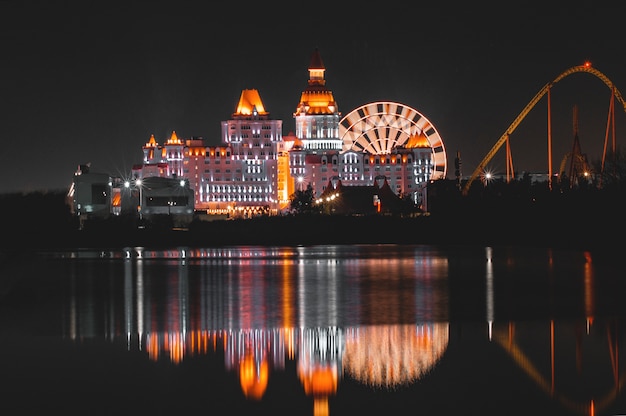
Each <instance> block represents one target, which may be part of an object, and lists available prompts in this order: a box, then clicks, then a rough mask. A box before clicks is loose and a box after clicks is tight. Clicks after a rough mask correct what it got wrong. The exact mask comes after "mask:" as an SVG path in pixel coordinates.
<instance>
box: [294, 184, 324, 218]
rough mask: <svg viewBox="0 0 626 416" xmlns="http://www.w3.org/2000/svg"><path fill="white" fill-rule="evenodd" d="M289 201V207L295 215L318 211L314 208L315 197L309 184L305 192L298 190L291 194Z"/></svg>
mask: <svg viewBox="0 0 626 416" xmlns="http://www.w3.org/2000/svg"><path fill="white" fill-rule="evenodd" d="M289 199H290V205H289V207H290V208H291V211H292V212H295V213H296V214H311V213H314V212H318V211H319V210H318V209H316V207H315V206H314V202H315V196H314V192H313V187H312V186H311V184H308V186H307V187H306V189H305V190H298V191H296V192H294V193H293V194H291V196H290V198H289Z"/></svg>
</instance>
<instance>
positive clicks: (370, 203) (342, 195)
mask: <svg viewBox="0 0 626 416" xmlns="http://www.w3.org/2000/svg"><path fill="white" fill-rule="evenodd" d="M332 195H336V197H335V198H334V199H333V200H332V201H330V202H329V204H330V206H331V207H332V210H333V213H334V214H376V213H378V212H383V213H384V212H387V213H395V212H400V211H401V210H402V207H403V205H404V203H403V201H402V199H401V198H400V197H399V196H398V195H396V194H395V193H394V192H393V190H392V189H391V187H390V186H389V183H388V182H387V179H386V178H385V179H384V181H383V183H382V185H381V186H380V187H379V186H378V185H377V184H376V183H375V184H374V185H359V186H356V185H355V186H345V185H343V184H342V183H341V180H338V181H337V182H336V183H333V181H332V180H331V181H329V182H328V185H327V186H326V189H325V190H324V192H322V194H321V195H320V199H326V198H328V197H331V196H332ZM379 205H380V211H379Z"/></svg>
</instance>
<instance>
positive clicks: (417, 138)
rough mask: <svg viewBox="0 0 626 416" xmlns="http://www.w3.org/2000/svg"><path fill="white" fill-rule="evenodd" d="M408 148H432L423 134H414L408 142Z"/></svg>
mask: <svg viewBox="0 0 626 416" xmlns="http://www.w3.org/2000/svg"><path fill="white" fill-rule="evenodd" d="M406 147H408V148H415V147H430V143H429V142H428V139H427V138H426V136H425V135H424V133H423V132H421V133H420V134H414V135H412V136H411V137H409V139H408V140H407V142H406Z"/></svg>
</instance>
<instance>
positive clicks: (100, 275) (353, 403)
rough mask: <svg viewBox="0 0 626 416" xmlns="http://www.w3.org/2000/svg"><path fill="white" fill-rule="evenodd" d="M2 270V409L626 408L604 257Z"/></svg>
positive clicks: (417, 250)
mask: <svg viewBox="0 0 626 416" xmlns="http://www.w3.org/2000/svg"><path fill="white" fill-rule="evenodd" d="M600 254H601V253H600ZM1 258H2V261H1V263H0V277H1V280H0V296H1V297H0V334H1V335H0V336H1V338H0V340H1V342H0V363H1V364H0V369H1V374H2V379H3V381H4V382H3V387H2V389H1V390H0V391H1V393H0V395H1V396H0V397H1V399H2V400H1V402H0V403H1V405H0V406H1V409H2V410H3V413H4V414H34V413H41V412H51V411H59V412H62V413H63V414H66V415H68V414H69V415H71V414H90V415H99V414H102V415H104V414H107V415H108V414H116V415H119V414H186V413H189V414H191V413H194V414H195V413H198V414H215V413H216V412H217V414H224V413H225V412H227V413H228V414H233V415H239V414H246V415H249V414H255V413H258V414H273V415H294V414H298V415H316V416H317V415H348V414H350V415H352V414H355V413H360V412H363V413H365V412H367V414H372V413H374V414H379V413H384V414H389V415H415V414H421V415H448V414H482V415H496V414H497V415H502V414H506V415H528V414H531V413H532V414H546V415H548V414H549V415H615V414H626V400H625V397H624V393H623V392H622V389H621V387H622V384H623V380H624V368H625V365H624V364H622V362H621V361H622V359H621V358H622V356H623V355H624V347H623V346H622V344H624V339H623V338H624V328H625V327H626V326H625V325H624V322H623V321H624V316H625V312H626V306H624V305H623V302H622V299H623V293H624V288H625V284H624V283H623V279H624V272H623V266H622V264H623V262H622V259H615V258H611V257H610V256H601V255H599V254H592V253H590V252H584V251H576V250H552V249H544V248H521V247H479V246H469V247H468V246H458V247H455V246H428V245H426V246H410V245H408V246H396V245H364V246H313V247H253V246H250V247H243V246H242V247H225V248H210V249H208V248H207V249H196V248H194V249H190V248H183V247H177V248H172V249H171V250H149V249H142V248H137V247H135V248H128V249H124V250H120V251H90V250H74V251H47V252H39V253H30V254H28V255H26V254H23V255H20V254H17V253H12V254H11V256H9V255H8V254H7V253H5V254H4V255H3V256H2V257H1Z"/></svg>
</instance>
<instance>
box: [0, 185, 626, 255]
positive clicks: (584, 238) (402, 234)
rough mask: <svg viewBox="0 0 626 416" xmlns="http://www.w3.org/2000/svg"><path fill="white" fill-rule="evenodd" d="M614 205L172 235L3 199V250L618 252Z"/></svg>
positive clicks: (236, 223)
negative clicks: (446, 247) (375, 247)
mask: <svg viewBox="0 0 626 416" xmlns="http://www.w3.org/2000/svg"><path fill="white" fill-rule="evenodd" d="M622 205H623V204H621V203H617V202H616V200H615V199H610V200H602V199H600V198H595V197H594V198H580V199H578V200H575V201H568V203H567V204H560V205H557V204H543V205H540V204H537V203H533V204H532V205H529V204H526V205H524V204H519V203H517V202H516V203H515V204H511V203H507V204H503V203H501V202H500V200H484V201H483V202H481V203H480V204H473V205H469V204H464V203H460V202H459V201H452V202H450V203H448V204H446V205H445V206H442V207H441V208H440V209H438V210H436V211H435V212H431V213H429V215H417V216H413V217H401V216H391V215H363V216H331V215H320V214H299V215H286V216H274V217H258V218H254V219H232V220H214V221H200V220H194V221H193V222H192V223H190V224H189V225H188V226H187V227H184V228H174V227H172V226H171V225H168V224H167V223H162V224H152V225H148V226H147V227H139V226H138V224H137V222H136V220H132V219H131V220H129V219H128V218H126V219H123V218H119V217H113V218H111V219H109V220H103V221H99V222H93V223H88V224H86V226H85V227H84V229H82V230H81V229H79V227H78V222H77V219H76V218H74V217H72V215H71V214H70V213H69V208H68V207H67V206H66V205H65V204H64V203H63V195H62V194H54V193H52V194H43V195H34V196H28V195H27V196H22V197H15V198H7V197H5V198H4V200H3V204H2V212H0V214H2V215H0V218H2V219H3V230H4V232H3V238H2V239H1V241H2V245H1V247H0V248H2V249H4V250H9V249H11V250H12V249H23V248H28V249H56V248H59V249H61V248H123V247H138V246H141V247H153V248H160V247H172V246H189V247H194V246H195V247H210V246H229V245H313V244H315V245H319V244H479V245H503V244H506V245H527V246H545V247H571V248H577V249H585V250H597V251H601V252H606V251H610V252H619V251H620V250H621V248H622V247H623V246H624V239H625V237H624V236H625V235H626V233H625V232H626V216H624V215H623V212H622V211H623V210H622V209H621V208H620V207H621V206H622Z"/></svg>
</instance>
